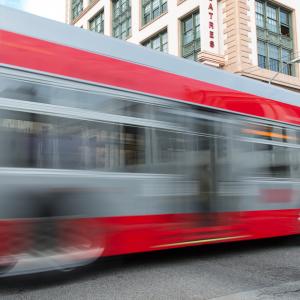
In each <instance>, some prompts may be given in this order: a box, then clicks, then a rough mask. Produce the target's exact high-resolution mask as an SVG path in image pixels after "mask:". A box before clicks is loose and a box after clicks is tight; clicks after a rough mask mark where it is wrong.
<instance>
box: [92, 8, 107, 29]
mask: <svg viewBox="0 0 300 300" xmlns="http://www.w3.org/2000/svg"><path fill="white" fill-rule="evenodd" d="M98 18H101V19H100V23H99V24H98V26H99V25H100V31H98V30H97V23H96V20H97V19H98ZM92 24H94V27H93V28H92ZM89 30H90V31H93V32H97V33H102V34H104V9H101V10H100V11H99V12H98V13H96V14H95V15H94V16H93V17H92V18H91V19H89Z"/></svg>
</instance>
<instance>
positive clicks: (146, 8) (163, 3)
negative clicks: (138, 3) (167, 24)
mask: <svg viewBox="0 0 300 300" xmlns="http://www.w3.org/2000/svg"><path fill="white" fill-rule="evenodd" d="M142 3H143V5H142V10H143V25H146V24H148V23H149V22H150V21H151V20H154V19H155V18H157V17H158V16H160V15H161V14H163V13H164V12H166V11H167V10H168V4H167V3H168V1H167V0H142Z"/></svg>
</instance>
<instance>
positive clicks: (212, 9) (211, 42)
mask: <svg viewBox="0 0 300 300" xmlns="http://www.w3.org/2000/svg"><path fill="white" fill-rule="evenodd" d="M216 9H217V8H216V7H215V2H214V1H213V0H209V5H208V16H209V17H208V29H209V47H210V48H215V45H216V43H215V22H214V15H215V13H216V11H215V10H216Z"/></svg>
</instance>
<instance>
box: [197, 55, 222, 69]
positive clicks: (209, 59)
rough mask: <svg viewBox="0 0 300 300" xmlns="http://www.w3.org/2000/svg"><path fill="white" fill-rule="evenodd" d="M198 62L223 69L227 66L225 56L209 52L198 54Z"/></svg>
mask: <svg viewBox="0 0 300 300" xmlns="http://www.w3.org/2000/svg"><path fill="white" fill-rule="evenodd" d="M198 61H199V62H201V63H203V64H205V65H209V66H212V67H216V68H222V67H224V65H225V57H224V55H219V54H215V53H211V52H208V51H201V52H199V54H198Z"/></svg>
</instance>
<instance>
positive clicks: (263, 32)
mask: <svg viewBox="0 0 300 300" xmlns="http://www.w3.org/2000/svg"><path fill="white" fill-rule="evenodd" d="M257 3H260V4H261V5H262V6H263V14H261V12H258V10H257V6H256V7H255V15H256V32H257V42H258V43H259V42H262V43H264V44H265V63H264V65H263V64H261V63H260V56H262V55H261V54H260V53H259V51H258V54H257V55H258V66H259V67H261V68H264V69H268V70H271V71H275V72H279V73H283V74H286V75H290V76H295V69H294V67H293V66H292V65H289V64H287V62H288V59H287V58H286V57H285V56H283V53H284V52H289V54H288V57H289V60H290V59H291V58H292V56H293V53H294V41H293V26H292V12H291V11H289V10H288V9H286V8H284V7H282V6H280V5H277V4H275V3H273V2H272V1H268V0H255V5H257ZM268 7H270V8H273V9H276V20H275V21H276V32H275V31H273V30H271V29H270V28H268V19H271V20H273V19H272V18H269V17H268V14H267V8H268ZM282 12H284V13H285V14H287V17H288V23H289V24H286V23H285V22H284V23H283V22H282V21H281V15H282V14H281V13H282ZM258 16H260V17H261V16H262V17H263V27H262V26H261V25H260V24H258ZM283 26H284V27H286V28H287V31H288V32H289V34H288V35H284V34H283V33H282V27H283ZM288 44H290V46H288ZM270 47H277V48H278V51H279V63H278V64H279V67H278V70H274V68H272V59H273V58H272V57H271V56H270ZM257 49H259V45H258V47H257Z"/></svg>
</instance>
